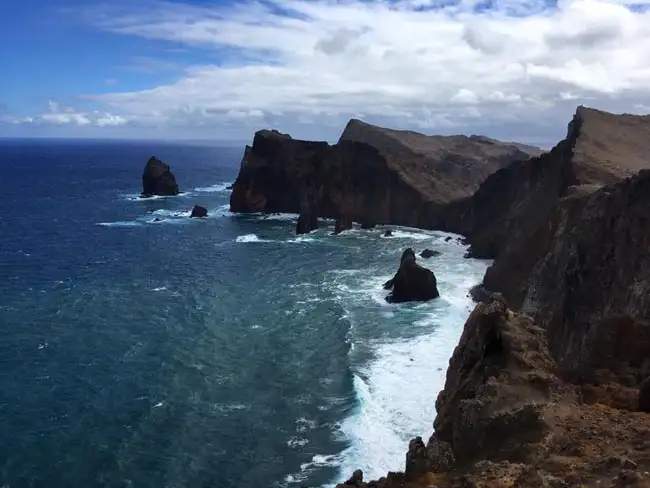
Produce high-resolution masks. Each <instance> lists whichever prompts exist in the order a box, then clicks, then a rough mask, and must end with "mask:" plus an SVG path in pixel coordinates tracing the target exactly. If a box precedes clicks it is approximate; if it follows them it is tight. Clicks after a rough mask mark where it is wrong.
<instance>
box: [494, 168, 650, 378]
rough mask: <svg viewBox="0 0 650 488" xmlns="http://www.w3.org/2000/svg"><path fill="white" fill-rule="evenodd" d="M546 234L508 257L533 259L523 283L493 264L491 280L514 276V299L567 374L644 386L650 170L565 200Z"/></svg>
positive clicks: (649, 346)
mask: <svg viewBox="0 0 650 488" xmlns="http://www.w3.org/2000/svg"><path fill="white" fill-rule="evenodd" d="M545 231H546V232H548V237H547V238H546V239H544V240H542V239H540V240H539V242H538V243H537V247H534V248H533V247H529V248H528V249H526V250H524V249H521V250H517V251H512V252H511V253H509V254H507V255H505V256H504V257H503V259H504V260H506V259H507V260H513V261H517V262H519V263H522V262H523V261H524V260H523V259H522V258H521V257H520V256H522V255H523V254H524V253H525V254H527V256H529V257H531V255H532V257H534V258H535V262H534V265H533V266H530V267H528V269H527V270H525V271H527V274H528V277H527V278H526V279H525V280H524V279H519V280H518V281H515V279H513V278H514V277H513V276H512V275H507V276H505V275H501V276H499V275H497V273H499V272H500V270H499V269H498V268H495V269H494V270H490V273H492V276H491V275H490V273H488V274H487V275H486V280H485V281H486V283H488V282H490V283H493V282H496V283H501V282H502V281H505V280H506V279H510V280H512V281H510V283H511V286H513V288H514V290H513V291H510V290H508V291H509V293H510V295H511V296H512V297H513V302H514V303H515V304H516V305H519V304H521V305H520V306H521V309H522V310H524V311H525V312H527V313H529V314H531V315H532V316H533V317H534V319H535V321H536V323H538V324H539V325H540V326H542V327H544V328H545V329H546V330H547V332H548V337H549V342H550V347H551V351H552V352H553V355H554V357H555V359H556V360H557V361H558V363H559V364H560V365H561V366H562V368H563V371H564V374H566V375H567V376H568V377H571V378H573V379H575V380H576V381H580V382H585V381H589V382H597V383H601V382H611V381H614V382H617V383H620V384H622V385H625V386H628V387H638V385H639V384H640V382H641V381H642V380H643V379H645V378H646V377H647V376H648V375H650V363H649V361H648V360H647V357H648V354H649V353H650V262H649V261H648V259H647V258H646V255H647V252H648V251H647V250H648V249H649V248H650V170H644V171H641V172H640V173H639V174H638V175H637V176H634V177H632V178H630V179H627V180H625V181H623V182H621V183H618V184H616V185H609V186H606V187H603V188H601V189H600V190H598V191H596V192H591V193H588V194H584V195H572V196H570V197H566V198H565V199H563V200H562V201H560V202H559V204H558V205H557V206H556V208H555V211H554V212H553V215H552V218H551V219H550V220H549V222H548V223H547V224H546V227H545ZM504 264H508V263H507V261H504ZM515 291H519V292H520V294H517V293H515ZM520 297H521V298H520Z"/></svg>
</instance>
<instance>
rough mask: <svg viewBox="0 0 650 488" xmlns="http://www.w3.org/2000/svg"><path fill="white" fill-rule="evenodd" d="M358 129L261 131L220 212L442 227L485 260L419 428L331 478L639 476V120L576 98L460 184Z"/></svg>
mask: <svg viewBox="0 0 650 488" xmlns="http://www.w3.org/2000/svg"><path fill="white" fill-rule="evenodd" d="M366 125H367V124H365V125H364V124H363V123H360V122H358V121H351V122H350V123H349V124H348V127H346V130H345V131H344V134H343V136H342V137H341V139H342V140H341V141H339V143H337V144H336V145H334V146H329V145H327V144H326V143H308V142H306V141H295V140H293V139H291V138H290V137H289V136H286V135H282V134H279V133H269V131H266V132H262V133H260V132H258V133H257V134H256V136H255V141H254V143H253V146H252V147H249V148H247V151H246V155H245V156H244V161H243V162H242V169H241V172H240V177H238V179H237V182H236V183H235V185H234V188H233V195H232V199H231V209H232V210H233V211H238V212H247V211H248V212H252V211H259V212H265V211H282V212H294V213H297V212H301V217H302V215H303V212H306V213H308V214H309V215H310V217H309V218H310V219H315V220H317V218H318V217H331V218H337V219H342V218H345V219H346V222H348V221H357V222H373V223H382V224H391V225H410V226H413V227H423V228H435V229H439V230H445V231H451V232H455V233H459V234H462V235H464V236H466V238H467V240H468V243H469V244H470V246H471V247H470V255H472V256H478V257H486V258H492V259H494V263H493V265H492V266H491V267H490V268H489V269H488V271H487V272H486V275H485V278H484V280H483V283H482V286H481V290H480V291H481V303H478V304H477V306H476V308H475V309H474V311H473V312H472V313H471V315H470V317H469V318H468V319H467V321H466V323H465V325H464V329H463V333H462V336H461V339H460V341H459V344H458V345H457V347H456V349H455V351H454V353H453V355H452V357H451V359H450V363H449V368H448V370H447V374H446V383H445V386H444V388H443V390H442V391H441V392H440V394H439V396H438V399H437V401H436V410H437V416H436V419H435V421H434V424H433V431H434V433H433V435H431V437H430V438H428V440H427V441H426V442H425V441H424V440H423V439H422V438H419V437H418V438H416V439H413V440H412V441H411V443H410V445H409V446H408V452H407V453H406V455H405V465H404V471H403V472H400V473H388V474H387V475H386V477H384V478H381V479H379V480H376V481H369V482H365V481H363V473H360V472H355V473H354V474H353V475H352V477H351V478H350V479H349V480H348V481H347V482H346V483H344V484H341V485H339V487H341V488H344V487H350V486H357V487H379V488H398V487H399V488H420V487H429V488H431V487H438V488H447V487H454V488H455V487H467V488H470V487H477V488H479V487H499V488H506V487H532V488H535V487H540V488H541V487H544V488H546V487H549V488H550V487H582V486H584V487H600V488H604V487H623V486H629V487H639V488H640V487H650V474H649V472H650V259H649V258H648V249H649V244H650V157H648V154H650V117H644V116H635V115H616V114H610V113H606V112H602V111H599V110H595V109H590V108H586V107H578V109H577V110H576V112H575V115H574V116H573V119H572V120H571V122H570V123H569V126H568V130H567V135H566V137H565V139H563V140H562V141H560V142H559V143H558V144H557V145H556V146H555V147H554V148H553V149H552V150H551V151H550V152H548V153H544V154H532V151H530V153H528V152H527V153H525V157H523V156H522V154H518V155H517V156H516V157H515V156H513V155H514V154H516V153H515V152H512V150H511V149H508V148H509V147H510V146H507V145H505V146H503V144H505V143H498V142H496V143H494V144H497V146H498V148H499V149H498V151H499V152H498V154H499V157H498V158H496V159H495V160H493V163H494V164H493V165H491V166H490V168H492V169H491V170H488V169H487V167H485V168H484V169H485V172H486V173H487V174H485V175H484V176H480V175H479V176H477V179H476V180H475V181H473V182H467V183H466V186H465V187H463V186H462V185H461V184H460V183H459V182H458V180H459V177H458V175H457V173H456V172H455V170H447V171H446V172H444V171H442V170H441V169H440V168H443V169H444V168H446V167H447V166H446V164H448V163H450V159H449V158H448V157H442V156H440V154H442V153H435V151H433V149H432V148H431V146H426V147H425V145H424V143H423V142H422V141H423V140H422V139H420V138H419V137H425V138H426V137H429V136H421V135H413V136H411V134H414V133H407V134H408V135H407V134H405V133H402V132H400V131H387V130H386V129H378V130H375V129H377V128H373V126H370V127H366ZM350 127H352V128H350ZM393 132H399V137H396V136H394V134H392V133H393ZM346 133H347V135H346ZM387 134H388V135H387ZM344 136H345V137H344ZM350 139H353V140H350ZM457 140H460V139H457ZM395 141H397V142H395ZM404 141H406V142H404ZM414 141H418V142H414ZM485 141H490V143H492V140H489V139H485V138H480V137H474V139H472V138H471V137H470V138H466V139H464V140H463V147H462V151H464V153H463V154H464V156H463V157H464V158H465V156H466V155H467V153H469V152H471V151H474V150H475V149H474V146H473V144H486V142H485ZM470 146H471V147H472V149H471V151H470V149H468V147H470ZM414 147H415V148H418V149H419V150H420V152H419V153H417V151H415V150H410V149H413V148H414ZM436 147H437V146H436ZM493 149H494V148H493ZM456 150H457V152H458V151H461V150H460V149H458V148H456ZM517 150H518V151H520V149H517ZM502 151H503V152H502ZM416 153H417V154H416ZM482 157H483V158H485V157H486V156H485V154H484V153H481V154H480V155H478V156H477V160H476V161H475V162H474V163H472V164H476V165H480V162H478V160H479V159H480V158H482ZM427 158H428V159H427ZM461 159H462V158H461ZM461 159H458V158H456V159H454V158H451V163H454V162H457V163H458V164H459V165H460V166H463V164H466V163H467V158H465V159H462V161H464V163H463V162H461ZM497 160H498V162H497ZM451 165H452V166H453V164H451ZM464 167H465V168H466V167H467V166H464ZM461 173H462V172H461ZM463 174H465V173H463ZM369 175H372V177H368V176H369ZM418 175H419V176H418ZM426 175H428V176H426ZM432 175H433V176H432ZM364 176H365V177H364ZM375 176H376V178H375ZM479 180H480V181H479ZM267 181H268V184H267V183H265V182H267ZM326 182H327V183H326ZM273 185H277V191H275V190H273V189H272V188H274V186H273ZM427 185H429V186H427ZM434 188H438V189H440V191H436V190H434ZM447 190H448V191H447ZM409 262H410V261H409ZM405 447H406V446H405Z"/></svg>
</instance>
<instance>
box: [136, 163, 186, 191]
mask: <svg viewBox="0 0 650 488" xmlns="http://www.w3.org/2000/svg"><path fill="white" fill-rule="evenodd" d="M178 193H179V190H178V184H177V183H176V178H175V177H174V174H173V173H172V172H171V169H170V167H169V165H167V164H165V163H163V162H162V161H161V160H160V159H158V158H157V157H155V156H152V157H151V158H149V160H148V161H147V164H146V165H145V167H144V171H143V172H142V197H143V198H148V197H152V196H154V195H161V196H175V195H178Z"/></svg>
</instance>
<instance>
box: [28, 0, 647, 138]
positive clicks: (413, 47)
mask: <svg viewBox="0 0 650 488" xmlns="http://www.w3.org/2000/svg"><path fill="white" fill-rule="evenodd" d="M486 3H487V2H485V1H479V0H459V1H455V2H453V3H452V0H446V1H445V0H403V1H401V2H398V3H393V4H391V3H388V2H385V1H381V0H376V1H370V2H368V1H366V2H359V1H357V0H346V1H335V0H267V1H265V2H264V3H262V2H255V1H253V2H246V3H239V4H235V5H228V6H226V5H217V4H215V6H212V7H197V6H190V5H186V4H182V3H178V2H173V3H171V2H170V3H165V2H155V3H153V2H152V3H150V4H147V5H144V6H143V5H140V7H132V8H131V9H130V10H129V11H126V12H125V11H120V12H117V11H111V9H110V7H108V10H104V11H103V13H102V15H98V14H97V13H96V12H95V13H94V14H93V17H92V19H93V22H94V23H95V25H96V26H98V27H99V28H102V29H105V30H108V31H111V32H114V33H117V34H120V35H129V36H139V37H145V38H148V39H153V40H159V41H161V42H165V41H173V42H175V43H180V44H182V45H185V46H186V47H191V48H195V47H200V48H201V49H202V50H208V52H209V51H210V50H214V53H215V56H219V57H221V59H222V62H220V63H219V64H204V65H196V66H192V67H190V68H187V69H186V70H185V71H183V72H182V74H181V76H180V77H179V78H178V79H177V80H176V81H174V82H172V83H167V84H161V85H159V86H152V87H151V88H150V89H147V90H142V91H133V92H115V93H110V94H105V95H98V96H93V97H89V98H91V99H92V100H93V101H94V102H96V103H100V104H102V105H103V106H104V107H105V108H106V110H109V111H110V112H111V113H115V114H119V115H114V116H111V117H116V118H114V119H110V118H99V117H97V116H95V118H94V119H93V118H92V117H89V114H88V113H78V114H76V115H74V116H73V115H72V113H68V112H63V113H51V114H49V115H48V114H45V115H42V116H40V118H41V119H42V120H46V119H44V117H46V116H47V117H48V118H49V119H50V120H52V121H55V120H56V121H58V122H60V123H63V121H64V120H68V121H69V122H70V123H76V124H78V125H83V124H84V123H85V122H84V121H85V120H89V121H90V120H93V122H90V123H95V124H98V123H99V121H100V120H104V121H108V120H113V121H118V120H120V121H126V120H130V121H134V122H135V123H139V124H144V125H155V126H157V127H161V130H163V128H164V127H168V126H183V127H191V126H193V125H199V124H201V125H209V126H212V127H214V128H215V131H217V130H218V128H219V127H220V126H221V125H223V124H226V125H229V126H230V127H233V124H234V126H236V127H239V128H240V129H239V130H240V131H241V133H242V135H243V136H244V137H247V136H249V135H250V134H251V131H252V130H254V129H256V128H259V127H262V126H265V125H270V124H276V125H280V127H279V128H280V129H281V130H287V131H290V132H293V133H296V134H297V135H301V134H304V133H305V131H304V130H301V129H304V127H303V125H302V124H311V125H314V126H315V127H314V130H313V131H312V132H310V134H313V133H315V132H317V128H318V127H319V126H322V127H332V126H338V127H339V129H340V128H342V126H343V124H344V123H345V120H346V119H347V118H349V117H351V116H355V114H359V113H363V114H364V115H365V118H366V119H368V120H370V121H377V122H381V123H384V124H387V125H392V126H400V127H417V128H420V129H426V130H428V131H430V132H436V131H441V132H471V131H477V130H481V129H482V128H483V129H485V130H491V131H493V133H492V134H491V135H493V136H495V135H496V136H503V137H512V136H516V135H517V134H514V133H513V131H515V129H517V130H519V131H522V130H524V131H525V132H526V133H531V134H534V133H535V131H546V134H548V133H549V131H550V132H553V131H555V132H553V135H555V134H562V133H564V128H565V125H566V123H567V121H568V118H569V117H570V114H571V112H572V111H573V110H574V109H575V105H577V103H581V102H584V103H586V104H588V105H592V106H596V107H602V108H604V109H608V110H614V111H627V112H634V111H636V110H638V107H643V106H649V105H650V68H648V66H650V15H649V14H648V13H646V12H644V11H643V10H640V9H638V8H632V7H629V6H627V5H626V4H625V3H624V2H621V1H614V0H609V1H607V0H560V1H559V2H558V3H557V5H556V6H553V7H549V6H548V5H547V3H548V2H545V1H544V0H496V1H492V2H490V3H491V5H492V8H491V9H490V10H489V11H487V10H485V9H484V8H481V5H485V4H486ZM647 3H648V2H647V1H635V2H634V5H635V6H636V7H638V6H639V5H641V4H647ZM226 55H227V57H225V58H224V56H226ZM215 59H218V58H216V57H215ZM120 123H121V122H120ZM494 132H503V133H504V134H500V133H496V134H495V133H494ZM507 132H509V133H507Z"/></svg>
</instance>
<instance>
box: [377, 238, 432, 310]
mask: <svg viewBox="0 0 650 488" xmlns="http://www.w3.org/2000/svg"><path fill="white" fill-rule="evenodd" d="M384 289H386V290H390V289H392V292H391V293H390V294H389V295H388V296H387V297H386V301H388V302H389V303H400V302H411V301H427V300H431V299H433V298H438V297H439V296H440V293H439V292H438V287H437V281H436V276H435V275H434V274H433V271H431V270H430V269H427V268H423V267H422V266H420V265H419V264H417V263H416V260H415V252H414V251H413V249H411V248H408V249H406V250H405V251H404V252H403V253H402V259H401V261H400V265H399V269H398V270H397V273H396V274H395V276H394V277H393V278H392V279H391V280H388V281H387V282H386V283H384Z"/></svg>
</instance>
